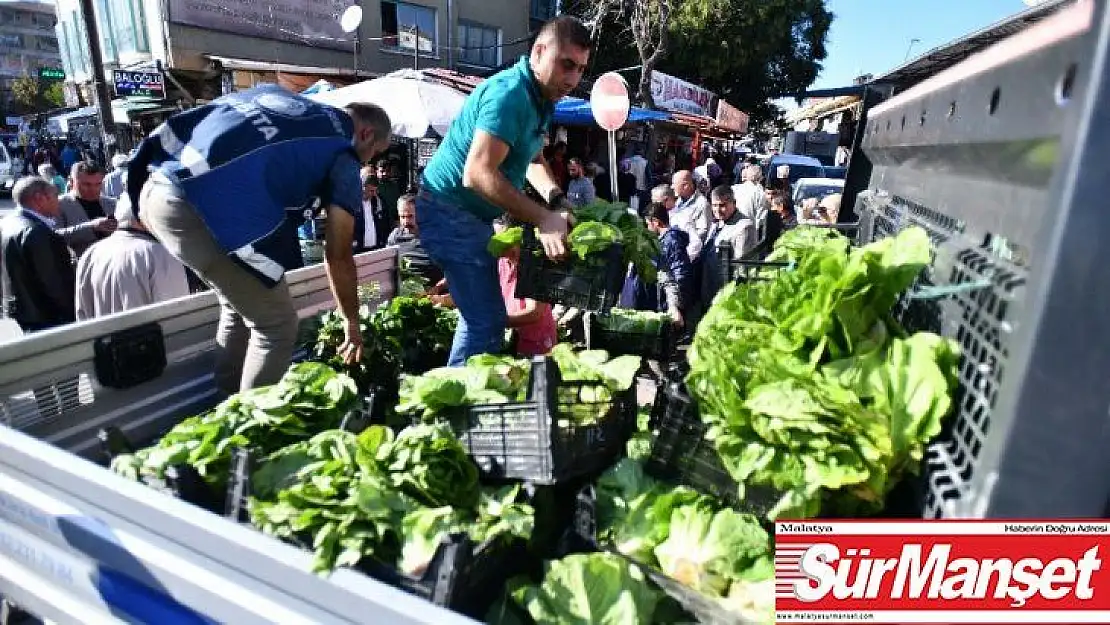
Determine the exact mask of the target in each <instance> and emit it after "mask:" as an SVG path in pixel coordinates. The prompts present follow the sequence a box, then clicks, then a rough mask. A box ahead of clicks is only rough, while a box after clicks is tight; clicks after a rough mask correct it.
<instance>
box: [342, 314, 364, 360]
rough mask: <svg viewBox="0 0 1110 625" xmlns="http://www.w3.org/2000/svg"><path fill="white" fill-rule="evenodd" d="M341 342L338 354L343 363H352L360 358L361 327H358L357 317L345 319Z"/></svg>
mask: <svg viewBox="0 0 1110 625" xmlns="http://www.w3.org/2000/svg"><path fill="white" fill-rule="evenodd" d="M343 333H344V339H343V344H342V345H340V346H339V355H340V356H342V357H343V364H347V365H353V364H355V363H356V362H358V361H360V360H362V329H361V328H359V323H358V319H354V320H350V319H348V320H347V325H346V326H345V327H344V329H343Z"/></svg>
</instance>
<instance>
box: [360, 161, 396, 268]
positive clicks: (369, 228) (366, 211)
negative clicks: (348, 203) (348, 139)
mask: <svg viewBox="0 0 1110 625" xmlns="http://www.w3.org/2000/svg"><path fill="white" fill-rule="evenodd" d="M363 171H365V170H363ZM391 229H392V227H391V226H390V223H389V216H388V215H387V214H386V209H385V206H383V205H382V199H381V198H380V197H378V179H377V178H374V177H373V176H364V177H363V179H362V210H361V211H359V212H358V213H356V214H355V254H361V253H362V252H368V251H370V250H376V249H381V248H383V247H385V241H386V237H388V236H389V232H390V230H391Z"/></svg>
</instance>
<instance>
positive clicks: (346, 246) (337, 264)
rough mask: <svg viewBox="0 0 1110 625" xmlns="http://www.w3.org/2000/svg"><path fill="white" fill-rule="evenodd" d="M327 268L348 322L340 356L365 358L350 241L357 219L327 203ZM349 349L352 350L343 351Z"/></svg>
mask: <svg viewBox="0 0 1110 625" xmlns="http://www.w3.org/2000/svg"><path fill="white" fill-rule="evenodd" d="M324 232H325V233H324V267H325V269H326V270H327V273H328V282H329V284H330V286H331V292H332V295H334V296H335V302H336V304H337V305H338V307H339V312H340V314H342V315H343V318H344V319H345V320H346V321H347V329H346V333H347V344H345V345H344V347H343V348H341V353H340V355H341V356H343V358H344V360H345V361H346V362H347V363H348V364H350V363H353V362H357V361H358V360H360V359H361V358H362V333H361V330H360V328H359V318H358V272H357V271H356V269H355V256H354V252H353V249H352V248H351V240H352V239H353V238H354V235H355V218H354V216H353V215H351V213H349V212H347V211H346V210H344V209H343V208H341V207H339V206H336V205H329V206H328V218H327V223H326V225H325V231H324ZM348 351H350V352H351V353H344V352H348Z"/></svg>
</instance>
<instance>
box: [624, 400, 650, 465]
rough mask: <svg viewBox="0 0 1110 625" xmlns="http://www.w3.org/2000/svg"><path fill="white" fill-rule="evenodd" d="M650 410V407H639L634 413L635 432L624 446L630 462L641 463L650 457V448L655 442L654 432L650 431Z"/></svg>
mask: <svg viewBox="0 0 1110 625" xmlns="http://www.w3.org/2000/svg"><path fill="white" fill-rule="evenodd" d="M651 409H652V407H651V406H650V405H649V406H640V407H639V409H638V411H637V412H636V431H635V432H633V433H632V436H631V438H629V439H628V444H627V445H626V446H625V447H626V451H627V454H628V457H629V458H630V459H631V460H640V461H642V460H647V459H648V457H650V456H651V446H652V443H653V441H654V440H655V432H653V431H652V429H651Z"/></svg>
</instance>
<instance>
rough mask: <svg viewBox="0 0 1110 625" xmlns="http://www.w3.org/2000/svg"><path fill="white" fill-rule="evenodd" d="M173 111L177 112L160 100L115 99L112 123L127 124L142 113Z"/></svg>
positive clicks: (173, 107) (138, 98)
mask: <svg viewBox="0 0 1110 625" xmlns="http://www.w3.org/2000/svg"><path fill="white" fill-rule="evenodd" d="M174 110H177V107H176V106H174V105H173V104H171V103H169V102H167V101H165V100H162V99H160V98H144V97H130V98H117V99H115V100H112V122H113V123H116V124H127V123H130V122H131V121H132V120H133V119H135V118H136V117H138V116H139V115H141V114H142V113H155V112H159V111H174Z"/></svg>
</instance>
